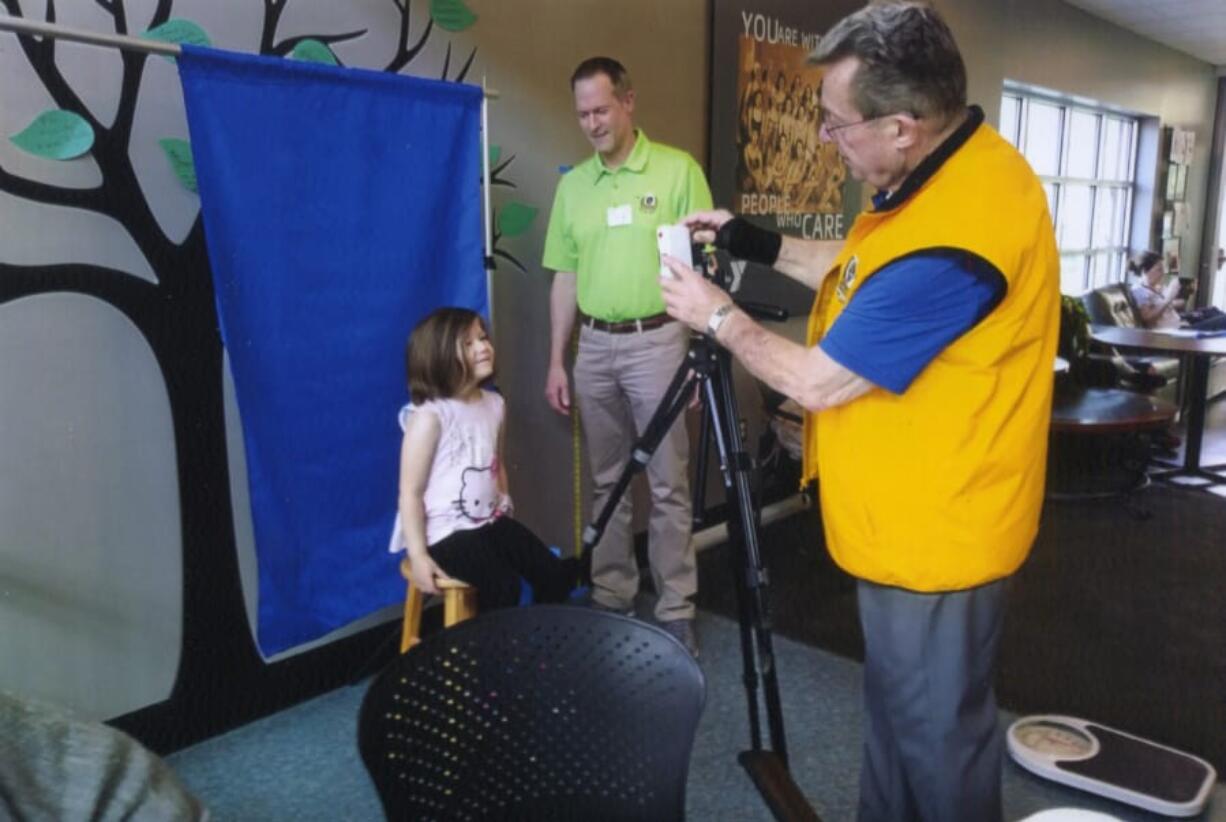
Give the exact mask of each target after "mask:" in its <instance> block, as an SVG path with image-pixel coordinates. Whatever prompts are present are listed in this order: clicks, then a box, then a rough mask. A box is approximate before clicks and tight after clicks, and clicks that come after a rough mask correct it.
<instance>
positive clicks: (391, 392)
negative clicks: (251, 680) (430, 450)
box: [178, 46, 487, 655]
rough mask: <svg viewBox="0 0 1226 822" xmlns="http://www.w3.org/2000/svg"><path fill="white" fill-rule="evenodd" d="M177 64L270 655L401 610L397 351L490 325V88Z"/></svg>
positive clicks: (344, 71) (230, 63)
mask: <svg viewBox="0 0 1226 822" xmlns="http://www.w3.org/2000/svg"><path fill="white" fill-rule="evenodd" d="M178 62H179V74H180V77H181V80H182V83H183V92H184V98H185V100H186V103H187V119H188V126H189V129H190V132H191V148H192V155H193V158H194V162H195V166H196V176H197V181H198V186H199V191H200V203H201V209H202V212H203V217H204V227H205V234H206V237H207V241H208V250H209V258H210V262H211V265H212V270H213V282H214V287H215V291H216V299H217V313H218V316H219V320H220V325H221V335H222V340H223V342H224V343H225V347H226V351H227V353H228V355H229V358H230V369H231V372H232V373H233V376H234V385H235V390H236V396H237V400H238V408H239V412H240V414H241V417H242V425H243V442H244V444H245V446H246V453H247V473H248V478H249V488H250V494H251V516H252V520H253V524H254V528H255V542H256V554H257V557H258V566H259V592H260V593H259V625H258V629H257V639H258V642H259V646H260V649H261V650H262V651H263V653H264V654H266V655H271V654H274V653H276V652H278V651H281V650H284V649H287V648H291V647H293V646H296V645H299V644H301V643H304V642H306V641H309V640H312V639H315V638H317V637H320V636H322V635H324V634H326V633H328V632H329V631H332V630H334V629H336V628H338V627H340V626H343V625H345V624H347V623H349V622H351V621H353V620H355V619H357V618H359V617H362V616H364V615H366V614H369V613H371V612H372V611H374V610H377V609H378V608H381V607H383V606H386V605H389V604H391V603H393V602H397V601H400V600H402V599H403V597H404V583H403V581H402V580H401V578H400V575H399V573H398V572H397V561H398V558H397V557H395V556H393V555H390V554H388V552H387V544H388V536H389V534H390V533H391V528H392V522H393V518H394V516H395V510H396V486H397V478H398V463H399V447H400V429H399V426H398V425H397V422H396V419H397V412H398V410H399V409H400V407H401V406H402V405H403V404H404V403H405V401H406V400H407V387H406V379H405V367H404V347H405V340H406V339H407V337H408V333H409V331H410V330H411V329H412V327H413V326H414V325H415V324H416V323H417V321H418V320H419V319H421V318H422V317H423V316H425V314H427V313H428V312H429V311H431V310H432V309H434V308H436V307H438V306H442V305H459V306H466V307H468V308H472V309H474V310H476V311H478V312H480V313H482V314H486V313H487V294H486V283H485V269H484V264H483V254H484V251H483V246H482V223H481V188H480V147H479V146H480V140H479V138H480V119H481V118H480V113H481V90H480V89H479V88H477V87H474V86H466V85H460V84H457V83H445V82H440V81H433V80H423V79H419V78H413V77H404V76H399V75H394V74H390V73H384V72H377V71H364V70H358V69H349V68H340V67H335V66H325V65H321V64H315V63H306V62H298V61H291V60H285V59H280V58H270V57H259V56H252V55H243V54H235V53H230V52H224V51H218V50H213V49H197V48H192V47H190V46H185V47H184V49H183V55H182V57H180V58H179V60H178ZM212 376H213V375H202V377H203V378H210V377H212Z"/></svg>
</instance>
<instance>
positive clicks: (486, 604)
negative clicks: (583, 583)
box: [426, 517, 578, 611]
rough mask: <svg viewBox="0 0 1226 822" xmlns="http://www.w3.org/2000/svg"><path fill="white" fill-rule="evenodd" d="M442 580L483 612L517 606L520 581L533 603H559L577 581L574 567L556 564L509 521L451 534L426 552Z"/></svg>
mask: <svg viewBox="0 0 1226 822" xmlns="http://www.w3.org/2000/svg"><path fill="white" fill-rule="evenodd" d="M426 552H427V553H428V554H430V558H431V559H432V560H434V562H435V563H436V564H437V565H438V567H439V568H442V569H443V571H444V572H446V574H447V576H449V577H452V578H454V579H459V580H463V581H464V582H467V583H468V584H469V585H472V586H473V587H474V588H476V589H477V602H478V604H479V607H480V608H481V610H483V611H491V610H493V609H495V608H509V607H511V606H513V605H518V604H519V594H520V579H521V578H522V579H525V580H527V581H528V584H529V585H531V586H532V591H533V593H534V594H535V600H536V601H537V602H561V601H563V600H564V599H566V597H567V595H568V594H569V593H570V591H571V589H572V588H574V587H575V585H576V583H577V581H578V562H577V561H576V560H574V559H566V560H562V559H558V558H557V557H555V556H554V555H553V553H552V552H551V551H550V550H549V549H548V548H546V547H545V543H543V542H541V540H540V538H538V537H537V535H536V534H534V533H532V532H531V531H529V530H528V529H527V528H525V527H524V526H522V525H520V524H519V523H518V522H516V521H515V520H513V519H511V518H510V517H501V518H500V519H497V520H495V521H494V522H493V523H492V524H490V525H484V526H482V527H480V528H471V529H468V530H465V531H456V532H454V533H452V534H450V535H449V536H447V537H445V538H444V539H441V540H439V541H438V542H436V543H435V544H434V545H431V546H430V547H429V548H427V549H426Z"/></svg>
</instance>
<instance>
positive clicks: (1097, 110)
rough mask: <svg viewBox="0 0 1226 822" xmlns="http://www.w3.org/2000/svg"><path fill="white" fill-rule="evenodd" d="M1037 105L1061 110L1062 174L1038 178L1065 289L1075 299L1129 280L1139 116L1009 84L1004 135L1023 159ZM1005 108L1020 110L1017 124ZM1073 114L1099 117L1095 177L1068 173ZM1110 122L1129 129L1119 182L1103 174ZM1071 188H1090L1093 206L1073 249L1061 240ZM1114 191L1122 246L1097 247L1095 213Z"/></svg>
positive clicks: (1005, 94)
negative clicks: (1082, 239) (1119, 200)
mask: <svg viewBox="0 0 1226 822" xmlns="http://www.w3.org/2000/svg"><path fill="white" fill-rule="evenodd" d="M1033 102H1039V103H1043V104H1046V105H1048V106H1054V107H1056V108H1058V109H1059V129H1060V133H1059V135H1058V140H1057V145H1058V146H1059V155H1058V163H1057V170H1058V173H1057V174H1054V175H1049V174H1040V175H1039V179H1040V180H1041V181H1042V182H1043V186H1044V188H1045V189H1046V190H1047V193H1048V206H1049V208H1050V209H1051V212H1052V214H1051V217H1052V223H1053V224H1054V225H1055V226H1056V229H1057V234H1056V236H1057V243H1058V245H1059V248H1060V271H1061V274H1060V282H1061V290H1062V291H1063V292H1064V293H1066V294H1074V295H1076V294H1083V293H1085V292H1086V291H1088V290H1090V289H1092V288H1096V287H1098V286H1101V285H1105V284H1107V283H1111V282H1121V281H1123V280H1124V279H1125V278H1126V276H1127V271H1128V269H1127V258H1128V238H1129V237H1130V236H1132V222H1133V219H1134V218H1135V216H1136V215H1135V214H1134V213H1133V212H1134V209H1135V199H1136V188H1137V146H1138V141H1139V139H1140V134H1141V120H1140V118H1137V117H1135V116H1131V115H1129V114H1124V113H1121V112H1118V111H1112V110H1109V109H1106V108H1102V107H1098V106H1095V105H1093V104H1090V103H1085V102H1081V101H1078V102H1072V101H1070V100H1068V99H1065V98H1061V97H1059V96H1054V95H1047V94H1039V93H1035V92H1034V91H1032V90H1031V89H1028V88H1019V87H1016V86H1011V85H1008V84H1006V86H1005V90H1004V92H1003V94H1002V95H1001V125H1002V128H1001V134H1002V136H1004V138H1005V139H1007V140H1008V141H1009V142H1011V143H1012V144H1013V145H1014V146H1017V148H1018V150H1020V151H1021V152H1022V154H1023V155H1025V154H1026V149H1027V146H1026V145H1025V142H1026V132H1027V129H1026V126H1027V120H1028V117H1029V114H1030V106H1031V103H1033ZM1007 106H1016V107H1017V109H1016V111H1017V116H1016V117H1014V118H1012V119H1013V121H1012V122H1011V123H1010V122H1007V121H1006V116H1005V112H1006V107H1007ZM1074 111H1076V112H1078V113H1080V114H1088V115H1090V116H1092V117H1094V118H1096V119H1095V127H1094V131H1095V135H1096V145H1095V148H1094V175H1093V176H1091V177H1079V176H1072V175H1070V174H1069V173H1068V165H1069V157H1070V151H1069V140H1070V132H1071V131H1072V129H1071V128H1070V127H1069V123H1070V121H1071V119H1072V116H1071V115H1072V113H1073V112H1074ZM1107 119H1111V120H1114V121H1120V122H1122V123H1124V124H1125V125H1126V126H1128V128H1127V133H1128V135H1129V145H1128V149H1127V157H1126V161H1125V164H1124V165H1125V175H1126V176H1125V177H1124V178H1121V179H1109V178H1107V177H1106V176H1104V162H1105V160H1106V158H1105V156H1104V154H1105V152H1104V150H1103V149H1104V144H1105V142H1106V139H1107V134H1106V131H1107V130H1106V129H1105V128H1104V127H1103V126H1104V123H1105V122H1106V120H1107ZM1071 186H1088V187H1089V192H1090V206H1089V211H1088V214H1087V215H1086V220H1087V223H1086V224H1085V226H1084V230H1085V235H1086V236H1087V237H1089V238H1090V239H1089V244H1088V245H1086V244H1085V243H1079V244H1077V245H1075V246H1074V245H1073V244H1071V243H1070V242H1068V241H1066V239H1065V238H1064V237H1063V236H1062V235H1063V234H1065V233H1068V232H1065V231H1063V230H1062V229H1063V228H1064V224H1063V223H1062V217H1064V214H1063V213H1062V209H1063V208H1064V207H1065V197H1066V194H1067V193H1068V192H1069V190H1070V187H1071ZM1112 189H1114V190H1116V191H1119V192H1120V193H1121V194H1122V196H1123V198H1124V202H1123V215H1122V216H1123V225H1122V227H1120V230H1119V231H1118V233H1117V235H1116V238H1115V239H1118V240H1119V242H1116V243H1108V244H1095V231H1094V227H1095V216H1096V215H1095V209H1096V208H1097V207H1098V203H1099V192H1100V191H1101V190H1112ZM1096 257H1097V258H1098V259H1099V260H1100V261H1101V262H1102V267H1101V270H1099V271H1095V269H1094V263H1095V259H1096Z"/></svg>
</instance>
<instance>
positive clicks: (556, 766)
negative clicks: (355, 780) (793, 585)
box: [358, 605, 706, 822]
mask: <svg viewBox="0 0 1226 822" xmlns="http://www.w3.org/2000/svg"><path fill="white" fill-rule="evenodd" d="M705 692H706V683H705V680H704V678H703V675H702V670H701V669H700V668H699V667H698V663H697V662H695V661H694V658H693V657H691V656H690V654H689V653H688V652H687V651H686V650H685V648H684V647H683V646H682V645H681V644H680V643H679V642H678V641H677V640H675V639H674V638H673V637H671V636H669V635H668V634H667V633H665V632H664V631H662V630H660V629H659V628H656V627H654V626H652V625H647V624H646V623H643V622H639V621H637V620H634V619H630V618H628V617H624V616H621V615H619V614H613V613H608V612H605V611H598V610H593V609H586V608H577V607H572V606H565V605H539V606H534V607H531V608H505V609H501V610H496V611H491V612H489V613H486V614H482V615H480V616H477V617H476V618H474V619H471V620H468V621H466V622H463V623H461V624H459V625H456V626H455V627H453V628H449V629H447V630H444V631H441V632H439V633H437V634H434V635H432V636H430V637H428V638H426V639H424V640H423V641H422V642H421V644H419V645H417V646H416V647H414V648H413V649H412V650H410V651H409V652H408V653H406V654H404V655H402V656H400V657H398V658H397V659H396V660H394V661H393V662H392V664H391V665H390V666H389V667H388V668H387V669H386V670H385V671H383V673H382V674H380V675H379V676H378V678H377V679H376V680H375V682H374V683H373V684H372V685H371V687H370V690H369V691H368V692H367V694H366V697H365V698H364V699H363V702H362V709H361V713H360V715H359V720H358V747H359V750H360V751H361V754H362V760H363V762H364V763H365V765H366V768H367V770H368V771H369V773H370V775H371V778H372V779H373V780H374V783H375V787H376V789H377V790H378V792H379V796H380V799H381V800H382V802H383V808H384V811H385V812H386V814H387V817H388V819H390V820H402V819H415V820H418V819H420V820H428V819H439V820H442V819H446V820H484V819H524V820H567V819H573V820H582V821H583V822H595V820H605V819H610V820H611V819H626V820H677V819H682V818H684V815H685V783H686V776H687V774H688V771H689V761H690V751H691V749H692V747H693V742H694V734H695V731H696V729H697V726H698V719H699V716H700V715H701V713H702V707H703V702H704V699H705Z"/></svg>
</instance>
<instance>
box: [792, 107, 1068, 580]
mask: <svg viewBox="0 0 1226 822" xmlns="http://www.w3.org/2000/svg"><path fill="white" fill-rule="evenodd" d="M958 139H965V142H964V143H962V144H961V145H960V146H958V147H957V148H956V150H954V151H953V153H952V154H951V155H950V156H948V157H947V158H946V159H945V160H944V161H943V162H941V163H940V165H939V166H938V167H937V168H936V169H935V170H933V171H931V173H930V174H928V176H926V178H924V179H921V180H919V181H918V182H919V184H918V187H915V188H914V190H913V191H912V193H911V194H910V195H909V196H907V197H906V198H905V199H904V200H903V201H902V202H901V203H898V204H897V205H894V206H893V207H887V208H884V209H881V210H876V211H871V212H866V213H864V214H861V215H860V216H859V217H858V218H857V219H856V221H855V223H854V224H853V225H852V227H851V231H850V232H849V234H848V237H847V241H846V243H845V244H844V247H843V251H842V253H841V254H840V255H839V257H838V258H837V259H836V260H835V263H834V265H833V267H832V269H831V271H830V272H829V273H828V275H827V276H826V278H825V280H824V281H823V284H822V287H821V288H820V290H819V292H818V296H817V299H816V300H815V301H814V304H813V310H812V312H811V314H810V317H809V333H808V344H809V345H810V346H812V345H815V344H817V342H818V341H819V340H820V339H821V337H822V335H823V334H824V333H825V332H826V331H828V330H829V329H830V327H831V326H832V325H833V324H834V322H835V320H837V319H838V317H839V314H840V313H841V312H842V311H843V309H844V308H845V307H846V306H847V304H848V303H849V302H850V301H851V300H853V299H854V298H855V295H856V292H857V291H858V290H859V288H860V287H861V286H862V285H863V284H864V283H865V282H866V281H867V280H868V279H869V278H870V277H872V276H873V275H874V274H875V273H876V272H878V271H880V270H881V269H882V268H883V267H884V266H886V265H888V264H889V263H891V262H893V261H895V260H899V259H901V258H903V257H906V256H908V255H910V254H913V253H916V252H932V251H938V252H943V251H950V252H955V253H966V254H970V255H973V256H974V257H975V258H977V260H976V262H977V264H978V265H979V266H987V267H989V268H990V269H993V270H994V271H995V272H998V273H999V274H1000V275H1001V276H1002V277H1003V278H1004V281H1005V283H1006V290H1005V293H1004V296H1003V298H1002V299H1001V301H1000V303H999V304H998V305H996V307H995V308H994V309H992V310H991V311H990V312H989V313H988V314H987V315H986V316H985V317H984V318H983V319H982V320H981V321H980V322H979V323H978V324H976V325H975V326H974V327H972V328H971V329H970V330H969V331H967V332H966V333H965V334H963V335H962V336H961V337H959V338H958V339H957V340H955V341H954V342H952V343H950V344H949V346H947V347H946V348H945V349H944V350H943V351H942V352H941V353H939V354H938V355H937V356H936V357H935V358H934V359H933V360H932V362H931V363H929V365H928V366H927V368H925V369H924V371H923V372H921V373H920V375H919V376H918V377H917V378H916V379H915V381H914V382H913V383H912V384H911V385H910V387H909V388H908V389H907V390H906V391H905V392H903V393H902V394H891V393H889V392H887V391H885V390H883V389H881V388H874V389H872V390H870V391H869V392H868V393H867V394H865V395H863V396H861V397H860V398H858V399H855V400H853V401H851V402H849V403H847V404H845V405H843V406H839V407H837V408H832V409H829V410H825V411H822V412H820V413H817V414H809V415H808V416H807V417H806V420H805V468H804V476H805V479H806V480H808V479H813V478H818V477H820V480H821V486H820V487H821V502H822V517H823V522H824V527H825V533H826V542H827V545H828V546H829V550H830V553H831V555H832V556H833V557H834V559H835V561H836V562H837V563H838V564H839V565H840V566H841V567H842V568H843V569H844V570H846V571H847V572H848V573H850V574H853V575H854V576H857V577H860V578H862V579H866V580H869V581H872V582H876V583H878V584H882V585H892V586H898V587H902V588H906V589H909V590H914V591H922V592H936V591H952V590H961V589H965V588H970V587H973V586H976V585H980V584H983V583H986V582H990V581H992V580H995V579H999V578H1001V577H1004V576H1007V575H1009V574H1011V573H1012V572H1013V571H1015V570H1016V569H1017V568H1018V566H1020V565H1021V563H1022V561H1023V560H1024V559H1025V558H1026V555H1027V553H1028V552H1029V550H1030V546H1031V544H1032V542H1033V541H1034V537H1035V534H1036V533H1037V531H1038V522H1039V511H1040V508H1041V505H1042V500H1043V486H1044V479H1045V473H1046V458H1047V431H1048V426H1049V422H1050V418H1051V394H1052V367H1053V362H1054V358H1055V353H1056V340H1057V332H1058V327H1059V304H1060V289H1059V268H1060V264H1059V256H1058V253H1057V250H1056V243H1055V235H1054V232H1053V230H1052V223H1051V217H1050V216H1049V214H1048V210H1047V199H1046V196H1045V194H1044V192H1043V189H1042V187H1041V185H1040V183H1039V181H1038V179H1037V178H1036V177H1035V175H1034V172H1033V171H1031V169H1030V166H1029V165H1028V164H1027V162H1026V160H1025V158H1023V157H1022V156H1021V155H1020V154H1019V153H1018V152H1017V150H1016V149H1014V148H1013V147H1012V146H1011V145H1009V144H1008V143H1007V142H1006V141H1005V140H1004V139H1002V138H1001V137H1000V135H998V134H997V133H996V132H995V131H994V130H993V129H992V128H990V127H989V126H987V125H984V124H980V125H978V127H977V128H974V130H973V132H971V133H970V134H969V136H965V137H964V135H963V134H957V135H955V137H954V138H951V140H955V141H956V140H958ZM913 176H914V175H913ZM920 176H921V177H923V172H922V171H921V172H920ZM915 182H916V181H915V180H908V183H911V184H914V183H915ZM904 185H905V186H906V184H904Z"/></svg>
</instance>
